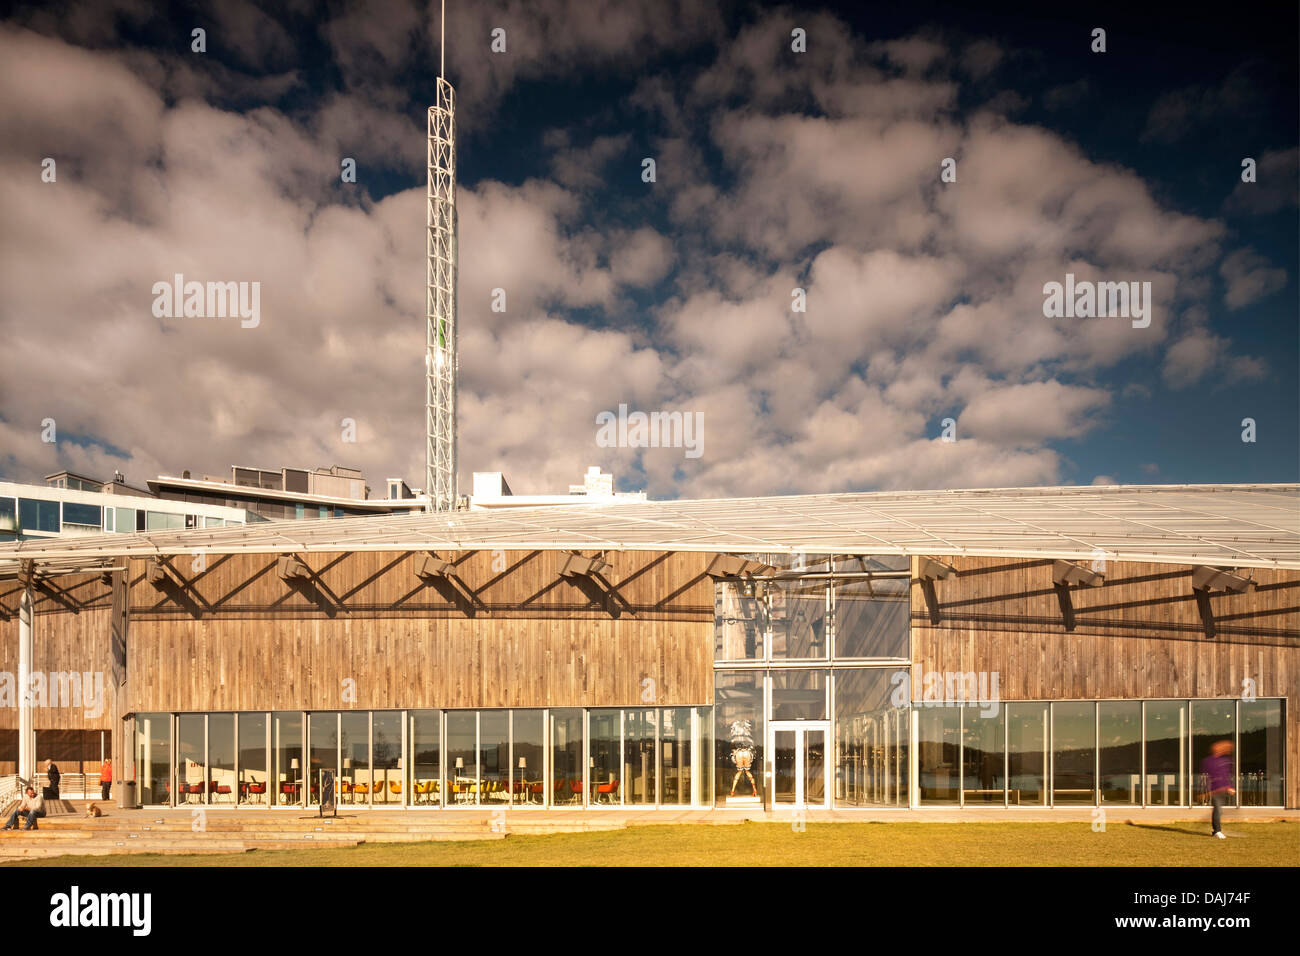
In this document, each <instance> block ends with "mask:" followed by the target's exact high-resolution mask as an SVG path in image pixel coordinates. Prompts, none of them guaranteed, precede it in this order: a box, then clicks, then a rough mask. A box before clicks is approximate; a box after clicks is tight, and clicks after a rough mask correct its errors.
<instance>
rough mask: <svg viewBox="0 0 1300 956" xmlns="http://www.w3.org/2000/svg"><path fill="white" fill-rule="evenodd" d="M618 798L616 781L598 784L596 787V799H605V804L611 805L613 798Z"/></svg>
mask: <svg viewBox="0 0 1300 956" xmlns="http://www.w3.org/2000/svg"><path fill="white" fill-rule="evenodd" d="M617 796H618V781H617V780H611V781H610V782H609V783H600V784H597V785H596V799H597V800H600V799H601V798H602V797H604V798H606V799H605V802H606V803H613V802H614V798H615V797H617Z"/></svg>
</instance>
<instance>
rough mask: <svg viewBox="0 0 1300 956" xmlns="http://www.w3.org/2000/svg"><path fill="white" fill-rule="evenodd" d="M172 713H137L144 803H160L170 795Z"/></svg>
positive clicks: (137, 756)
mask: <svg viewBox="0 0 1300 956" xmlns="http://www.w3.org/2000/svg"><path fill="white" fill-rule="evenodd" d="M171 749H172V748H171V716H170V715H169V714H137V715H136V718H135V766H136V774H137V775H138V776H137V780H138V783H139V789H140V793H139V800H140V803H141V805H142V806H146V807H147V806H151V805H154V806H156V805H159V804H165V803H168V802H170V799H171V771H172V758H171Z"/></svg>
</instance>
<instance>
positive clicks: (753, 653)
mask: <svg viewBox="0 0 1300 956" xmlns="http://www.w3.org/2000/svg"><path fill="white" fill-rule="evenodd" d="M764 588H765V585H764V584H762V583H755V582H753V581H744V582H739V581H720V582H719V583H718V584H717V586H716V587H715V588H714V598H713V621H714V646H713V658H714V660H719V661H746V660H761V659H762V657H763V634H764V632H765V631H766V630H767V601H766V599H765V598H764V597H763V594H764V593H765V592H764Z"/></svg>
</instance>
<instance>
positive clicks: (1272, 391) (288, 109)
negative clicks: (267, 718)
mask: <svg viewBox="0 0 1300 956" xmlns="http://www.w3.org/2000/svg"><path fill="white" fill-rule="evenodd" d="M447 17H448V21H447V23H448V42H447V59H448V77H449V79H450V80H451V81H452V82H453V83H454V84H455V85H456V87H457V90H458V97H459V134H460V141H459V152H458V166H459V173H460V186H461V193H460V210H461V237H460V253H461V274H460V279H461V281H460V303H461V304H460V322H461V340H460V343H461V354H460V362H461V376H462V378H461V382H462V393H461V394H462V405H461V412H462V414H461V419H460V434H461V443H460V450H461V474H462V481H466V480H467V479H468V475H469V473H470V472H471V471H474V470H503V471H505V472H506V473H507V475H508V477H509V479H510V482H511V485H512V487H514V488H515V490H516V491H520V492H544V491H556V490H563V489H564V488H565V487H566V486H567V484H568V483H570V482H573V481H577V480H578V478H579V476H580V475H581V473H582V471H583V470H585V467H586V466H587V465H589V464H600V465H602V466H603V467H604V468H605V469H606V470H610V471H613V472H614V473H615V474H616V475H617V476H618V485H619V487H620V488H623V489H630V488H645V489H647V490H649V491H650V493H651V495H652V496H653V497H683V496H689V497H712V496H717V495H741V494H778V493H791V492H818V491H839V490H871V489H876V488H908V487H916V488H929V487H976V486H993V485H1021V484H1024V485H1035V484H1053V483H1063V484H1075V483H1078V484H1087V483H1091V482H1094V481H1101V482H1107V481H1117V482H1133V483H1156V482H1159V483H1165V482H1178V483H1181V482H1200V481H1232V482H1237V481H1243V482H1245V481H1295V480H1296V479H1297V461H1298V459H1300V416H1298V415H1297V395H1298V394H1300V380H1298V374H1297V370H1298V368H1300V337H1298V328H1300V322H1298V321H1297V318H1298V316H1297V288H1296V266H1297V260H1298V258H1300V256H1298V252H1300V250H1298V249H1297V228H1296V226H1297V203H1296V184H1297V155H1298V151H1297V143H1298V142H1300V132H1298V129H1297V113H1296V110H1295V95H1296V90H1297V85H1298V81H1297V63H1296V49H1295V43H1294V38H1295V36H1296V27H1297V22H1296V18H1297V14H1296V9H1295V5H1294V4H1290V5H1283V4H1278V5H1274V6H1269V5H1265V6H1264V7H1252V8H1251V11H1250V14H1249V15H1245V14H1244V13H1242V14H1241V15H1236V14H1235V13H1232V12H1225V13H1222V14H1220V15H1219V18H1218V19H1214V20H1200V19H1195V18H1191V17H1186V16H1178V17H1171V16H1168V15H1161V14H1159V13H1155V12H1153V13H1143V12H1140V11H1133V10H1131V9H1128V8H1126V7H1123V6H1119V5H1115V6H1111V7H1107V6H1100V7H1098V6H1091V7H1089V8H1088V9H1087V10H1086V11H1075V10H1067V11H1055V10H1053V11H1049V12H1044V11H1043V10H1042V9H1040V8H1039V6H1037V5H1029V4H1023V5H1007V6H1002V7H986V8H985V9H984V10H983V11H971V10H968V9H959V8H957V7H955V6H948V5H928V6H927V5H907V6H906V7H905V8H900V7H898V6H897V5H890V6H871V5H858V4H843V5H834V4H831V5H815V6H813V5H809V6H802V5H786V6H775V5H770V6H769V5H758V4H720V5H708V4H675V3H651V2H648V0H646V2H635V0H629V2H625V3H607V2H600V0H596V2H590V3H578V2H576V0H539V2H535V3H518V2H487V3H476V4H461V3H452V4H450V5H449V9H448V14H447ZM436 19H437V10H436V7H434V8H432V9H430V8H429V7H427V6H425V5H423V4H419V3H413V2H408V0H391V2H383V3H374V2H371V3H357V4H344V5H330V7H329V8H328V9H326V8H318V7H315V6H313V5H310V4H292V3H290V4H284V5H280V6H275V7H271V6H266V7H263V8H260V9H259V8H258V7H256V6H255V5H253V4H246V3H227V4H220V5H211V6H209V5H204V4H197V5H184V4H181V5H175V6H173V7H171V8H165V9H163V10H162V11H161V12H159V11H157V10H154V9H151V7H150V6H149V5H146V4H142V3H136V2H130V0H127V2H122V0H119V2H115V3H109V4H77V3H68V4H63V5H62V6H60V5H57V4H56V5H54V6H50V5H42V6H39V7H37V6H31V7H28V6H24V5H18V6H16V7H13V8H12V9H10V11H9V13H8V14H7V15H6V16H5V18H4V19H3V20H0V63H3V64H5V65H4V66H0V117H2V119H0V123H2V124H3V128H0V133H2V134H3V135H0V163H3V166H4V172H5V175H4V176H3V178H2V179H0V190H2V191H3V192H4V194H5V195H3V196H0V203H3V204H4V205H5V207H6V208H7V209H9V210H11V213H12V214H11V215H10V217H9V224H8V226H7V227H6V229H5V231H4V236H3V239H2V240H0V241H3V244H4V247H3V250H2V251H3V257H2V258H3V263H4V264H3V265H0V269H2V270H3V271H4V274H3V281H4V286H5V288H6V289H7V290H9V294H8V295H7V296H6V297H5V301H3V302H0V326H2V327H3V329H4V333H5V338H6V341H7V342H9V343H10V347H9V348H8V349H7V350H6V351H5V353H4V354H5V358H4V359H3V365H4V369H3V370H4V376H3V379H4V381H3V384H0V474H3V475H4V476H5V477H8V478H11V479H17V480H39V478H40V476H41V475H43V474H44V473H46V472H48V471H53V470H55V469H56V468H63V467H68V468H73V469H74V470H80V471H86V472H89V473H92V474H104V475H107V474H110V473H111V472H112V470H114V469H117V470H121V471H124V472H125V473H127V475H128V477H129V478H131V479H133V480H135V481H141V482H142V481H143V480H145V479H146V478H148V477H152V476H153V475H154V474H157V473H160V472H161V473H168V474H176V473H179V472H180V471H181V470H182V469H191V470H193V471H194V472H196V473H210V474H220V473H222V472H225V471H226V470H227V469H228V467H229V465H230V464H234V463H239V464H255V465H260V466H263V467H279V466H281V465H292V466H299V467H300V466H315V465H326V464H331V463H340V464H347V465H352V466H355V467H360V468H362V469H364V470H365V472H366V474H367V476H368V477H369V478H370V484H371V485H372V487H375V488H376V489H378V488H380V487H382V484H381V482H382V479H383V478H384V477H387V476H388V475H400V476H403V477H406V478H407V479H408V480H410V481H411V482H412V483H413V484H417V485H418V484H421V483H422V471H423V442H422V435H421V432H420V429H421V428H422V427H423V422H422V411H423V410H422V398H423V394H422V390H423V382H422V374H421V373H422V367H423V355H422V342H423V315H422V311H421V310H422V305H423V304H422V300H421V294H422V293H421V284H422V281H423V272H424V263H423V256H422V252H423V250H422V238H421V235H420V234H421V231H422V228H423V220H424V209H423V191H424V169H423V159H424V144H423V122H424V116H423V112H424V109H425V107H426V106H427V104H428V103H429V102H431V99H432V92H433V81H434V79H435V77H436V71H437V61H438V43H437V29H436ZM195 26H202V27H203V28H204V29H205V30H206V31H207V36H206V39H207V50H206V51H205V52H203V53H201V54H200V53H195V52H193V51H192V50H191V49H190V30H191V29H192V28H193V27H195ZM498 27H499V28H501V29H504V30H505V31H506V37H507V50H506V52H505V53H493V52H492V51H491V50H490V49H489V43H490V34H491V31H492V29H494V28H498ZM796 27H797V28H800V29H803V30H805V31H806V35H807V52H806V53H802V54H800V53H795V52H793V51H792V50H791V49H790V32H791V30H792V29H793V28H796ZM1095 27H1102V28H1104V29H1105V30H1106V45H1107V49H1106V51H1105V52H1104V53H1094V52H1092V51H1091V50H1090V45H1091V43H1092V40H1091V33H1092V30H1093V28H1095ZM45 157H55V158H56V159H57V161H58V164H59V166H58V168H59V177H58V180H57V182H55V183H46V182H42V181H41V180H40V168H41V167H40V163H41V160H42V159H43V158H45ZM342 157H353V158H355V159H356V161H357V164H358V169H359V177H358V182H357V183H356V184H348V183H342V182H340V181H339V178H338V169H339V162H340V159H341V158H342ZM646 157H650V158H654V159H655V161H656V163H657V181H656V182H654V183H650V184H648V183H645V182H643V181H642V179H641V175H640V174H641V169H642V160H643V159H644V158H646ZM945 157H953V158H955V159H956V163H957V170H958V175H957V181H956V182H955V183H942V182H940V179H939V168H940V161H941V160H942V159H944V158H945ZM1243 157H1253V158H1255V159H1256V160H1257V162H1258V164H1259V178H1258V182H1256V183H1253V184H1243V183H1242V182H1241V177H1240V170H1241V161H1242V158H1243ZM1067 271H1073V272H1075V273H1076V274H1078V275H1079V276H1080V278H1084V277H1089V278H1091V279H1093V280H1094V281H1130V280H1145V281H1151V282H1152V284H1153V288H1154V289H1155V307H1154V318H1153V322H1152V324H1151V327H1150V328H1149V329H1144V330H1139V329H1132V328H1129V327H1128V326H1127V323H1126V322H1125V320H1123V319H1105V318H1098V319H1071V320H1052V319H1048V318H1045V317H1043V315H1042V313H1041V305H1042V294H1041V287H1042V285H1043V284H1044V283H1046V282H1049V281H1061V280H1062V279H1063V277H1064V274H1065V273H1066V272H1067ZM176 272H183V273H185V274H186V275H187V276H188V277H193V278H196V279H200V280H202V279H218V280H222V281H258V282H260V283H261V284H262V290H263V292H262V294H263V315H262V321H261V322H260V323H259V325H258V327H257V328H256V329H241V328H240V326H239V324H238V323H237V322H230V321H225V322H222V321H221V320H218V319H198V318H192V319H188V320H175V319H162V320H160V319H158V318H157V317H155V316H154V315H152V314H151V311H150V295H149V291H150V288H151V286H152V283H153V282H154V281H156V280H160V279H170V277H171V276H172V275H173V274H174V273H176ZM796 287H798V288H803V289H805V290H806V291H807V298H808V311H807V313H793V312H791V310H790V303H791V294H792V290H793V289H794V288H796ZM496 288H502V289H504V290H506V293H507V297H508V302H509V305H508V308H507V311H506V312H505V313H494V312H492V311H491V309H490V308H489V302H490V298H491V296H490V294H491V290H493V289H496ZM620 403H628V404H629V405H630V407H633V408H639V409H644V410H646V411H655V410H663V411H674V410H680V411H683V412H686V413H699V414H701V415H702V416H703V421H704V434H705V445H704V450H703V451H704V453H703V454H702V455H701V456H700V457H699V458H698V459H692V458H687V457H686V456H684V455H683V454H682V452H681V450H680V449H669V448H663V449H643V448H601V447H599V446H598V445H597V444H596V441H595V435H596V428H595V422H594V418H595V415H596V414H598V413H599V412H601V411H604V410H612V409H617V408H618V405H619V404H620ZM47 418H53V419H55V420H56V421H57V422H58V431H59V441H58V442H56V443H53V444H51V443H48V442H44V441H42V440H41V434H42V426H41V422H43V421H44V420H45V419H47ZM945 418H951V419H953V420H954V421H955V423H956V425H955V433H956V441H954V442H944V441H942V440H941V437H940V435H941V431H942V429H943V425H942V421H943V420H944V419H945ZM1244 418H1252V419H1254V420H1255V421H1256V423H1257V424H1256V428H1257V440H1256V441H1255V442H1253V443H1244V442H1242V441H1241V432H1242V426H1241V422H1242V420H1243V419H1244ZM344 419H352V420H354V421H356V422H357V423H358V428H357V434H358V441H357V442H355V443H350V442H346V441H343V440H342V438H341V435H342V431H341V429H340V423H341V422H342V421H343V420H344Z"/></svg>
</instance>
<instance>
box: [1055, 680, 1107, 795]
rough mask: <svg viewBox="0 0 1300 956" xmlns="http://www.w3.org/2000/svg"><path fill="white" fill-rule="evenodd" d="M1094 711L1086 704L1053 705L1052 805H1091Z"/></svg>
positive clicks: (1094, 744) (1093, 759)
mask: <svg viewBox="0 0 1300 956" xmlns="http://www.w3.org/2000/svg"><path fill="white" fill-rule="evenodd" d="M1096 721H1097V707H1096V705H1095V704H1094V703H1092V702H1091V701H1089V702H1087V703H1075V702H1067V703H1059V702H1058V703H1055V704H1053V705H1052V744H1053V747H1054V751H1055V752H1054V754H1053V759H1052V802H1053V803H1054V804H1068V803H1085V804H1088V803H1093V802H1094V800H1095V795H1094V787H1093V777H1094V776H1095V773H1094V767H1095V764H1096V760H1097V723H1096Z"/></svg>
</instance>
